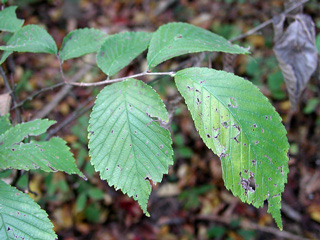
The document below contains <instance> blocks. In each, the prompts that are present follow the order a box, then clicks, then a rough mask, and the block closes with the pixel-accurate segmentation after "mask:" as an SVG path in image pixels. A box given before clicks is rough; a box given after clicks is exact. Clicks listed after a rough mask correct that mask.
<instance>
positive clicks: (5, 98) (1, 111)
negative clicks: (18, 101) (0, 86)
mask: <svg viewBox="0 0 320 240" xmlns="http://www.w3.org/2000/svg"><path fill="white" fill-rule="evenodd" d="M10 103H11V96H10V93H4V94H1V95H0V116H4V115H6V114H7V113H9V110H10Z"/></svg>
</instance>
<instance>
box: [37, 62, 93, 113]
mask: <svg viewBox="0 0 320 240" xmlns="http://www.w3.org/2000/svg"><path fill="white" fill-rule="evenodd" d="M90 69H91V66H84V67H83V68H82V69H81V70H80V71H79V72H77V74H75V75H74V76H73V78H72V79H70V80H69V81H68V85H65V86H64V87H63V88H62V89H61V90H60V91H59V92H58V93H57V94H56V95H55V98H54V99H53V100H52V101H51V102H50V103H49V104H48V105H47V106H46V107H45V108H43V109H42V110H41V111H40V112H38V113H37V114H36V115H35V116H34V118H33V119H36V118H43V117H45V116H47V115H48V114H49V113H50V112H51V111H52V110H53V109H54V108H55V107H56V106H57V105H58V104H59V102H60V101H61V100H62V99H63V98H64V97H65V96H66V95H67V94H68V93H69V92H70V90H71V88H72V85H70V83H72V82H75V81H78V80H79V79H81V78H82V77H83V75H85V74H86V73H87V72H88V71H89V70H90Z"/></svg>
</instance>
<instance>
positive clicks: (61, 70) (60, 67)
mask: <svg viewBox="0 0 320 240" xmlns="http://www.w3.org/2000/svg"><path fill="white" fill-rule="evenodd" d="M56 56H57V58H58V61H59V69H60V74H61V77H62V79H63V81H64V82H66V79H65V77H64V73H63V69H62V61H61V58H60V56H59V54H57V55H56Z"/></svg>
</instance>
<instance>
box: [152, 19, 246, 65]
mask: <svg viewBox="0 0 320 240" xmlns="http://www.w3.org/2000/svg"><path fill="white" fill-rule="evenodd" d="M204 51H210V52H212V51H216V52H228V53H237V54H247V53H249V51H248V50H246V49H244V48H242V47H239V46H238V45H232V44H231V43H230V42H228V41H227V40H226V39H224V38H223V37H221V36H219V35H216V34H214V33H212V32H209V31H207V30H205V29H203V28H199V27H196V26H193V25H190V24H187V23H169V24H166V25H163V26H161V27H160V28H159V29H158V30H157V31H156V32H155V33H154V34H153V36H152V38H151V42H150V46H149V51H148V55H147V62H148V67H149V69H151V68H153V67H155V66H157V65H158V64H160V63H162V62H164V61H165V60H168V59H171V58H173V57H176V56H180V55H183V54H187V53H194V52H204Z"/></svg>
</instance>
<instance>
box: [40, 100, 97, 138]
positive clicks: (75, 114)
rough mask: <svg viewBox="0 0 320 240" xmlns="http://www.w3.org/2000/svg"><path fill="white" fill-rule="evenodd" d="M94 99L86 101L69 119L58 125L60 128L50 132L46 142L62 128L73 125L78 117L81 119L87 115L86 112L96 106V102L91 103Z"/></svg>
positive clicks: (57, 127)
mask: <svg viewBox="0 0 320 240" xmlns="http://www.w3.org/2000/svg"><path fill="white" fill-rule="evenodd" d="M92 99H93V97H91V98H89V99H88V100H87V101H85V102H84V103H82V104H80V105H79V106H78V107H77V109H76V110H75V111H73V113H72V115H70V116H69V117H68V118H67V119H65V120H64V121H63V122H61V123H60V124H58V126H56V127H55V128H53V129H51V130H50V131H49V132H48V135H47V136H46V140H48V139H49V138H51V137H52V136H53V135H55V134H56V133H57V132H59V131H60V130H61V129H62V128H64V127H65V126H67V125H68V124H69V123H71V122H72V121H74V120H75V119H77V118H78V117H80V116H82V115H83V114H85V113H86V112H88V111H89V110H90V109H91V108H92V106H93V104H94V102H91V101H92ZM89 102H91V103H90V104H89V105H88V106H86V105H87V104H88V103H89ZM85 106H86V107H85Z"/></svg>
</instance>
